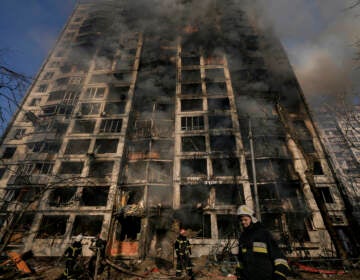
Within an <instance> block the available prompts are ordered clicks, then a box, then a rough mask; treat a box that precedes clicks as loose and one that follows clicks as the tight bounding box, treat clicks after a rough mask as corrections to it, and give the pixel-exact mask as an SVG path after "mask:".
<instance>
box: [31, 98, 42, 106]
mask: <svg viewBox="0 0 360 280" xmlns="http://www.w3.org/2000/svg"><path fill="white" fill-rule="evenodd" d="M40 102H41V98H33V99H31V101H30V103H29V106H38V105H39V104H40Z"/></svg>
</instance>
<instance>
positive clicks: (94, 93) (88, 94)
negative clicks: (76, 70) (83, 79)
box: [85, 87, 105, 99]
mask: <svg viewBox="0 0 360 280" xmlns="http://www.w3.org/2000/svg"><path fill="white" fill-rule="evenodd" d="M104 95H105V88H103V87H99V88H97V87H92V88H88V89H86V91H85V98H86V99H97V98H103V97H104Z"/></svg>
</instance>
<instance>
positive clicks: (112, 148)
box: [94, 139, 119, 154]
mask: <svg viewBox="0 0 360 280" xmlns="http://www.w3.org/2000/svg"><path fill="white" fill-rule="evenodd" d="M118 143H119V140H118V139H97V140H96V143H95V148H94V152H95V153H96V154H106V153H116V151H117V146H118Z"/></svg>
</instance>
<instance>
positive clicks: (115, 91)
mask: <svg viewBox="0 0 360 280" xmlns="http://www.w3.org/2000/svg"><path fill="white" fill-rule="evenodd" d="M128 92H129V87H128V86H126V87H110V89H109V95H108V99H119V100H126V98H127V96H128Z"/></svg>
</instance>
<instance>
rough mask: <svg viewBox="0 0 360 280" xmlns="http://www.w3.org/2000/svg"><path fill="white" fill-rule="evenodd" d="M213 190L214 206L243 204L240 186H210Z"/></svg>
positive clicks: (243, 199)
mask: <svg viewBox="0 0 360 280" xmlns="http://www.w3.org/2000/svg"><path fill="white" fill-rule="evenodd" d="M212 187H213V188H214V189H215V203H216V205H240V204H244V203H245V196H244V190H243V186H242V185H228V184H223V185H212Z"/></svg>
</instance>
